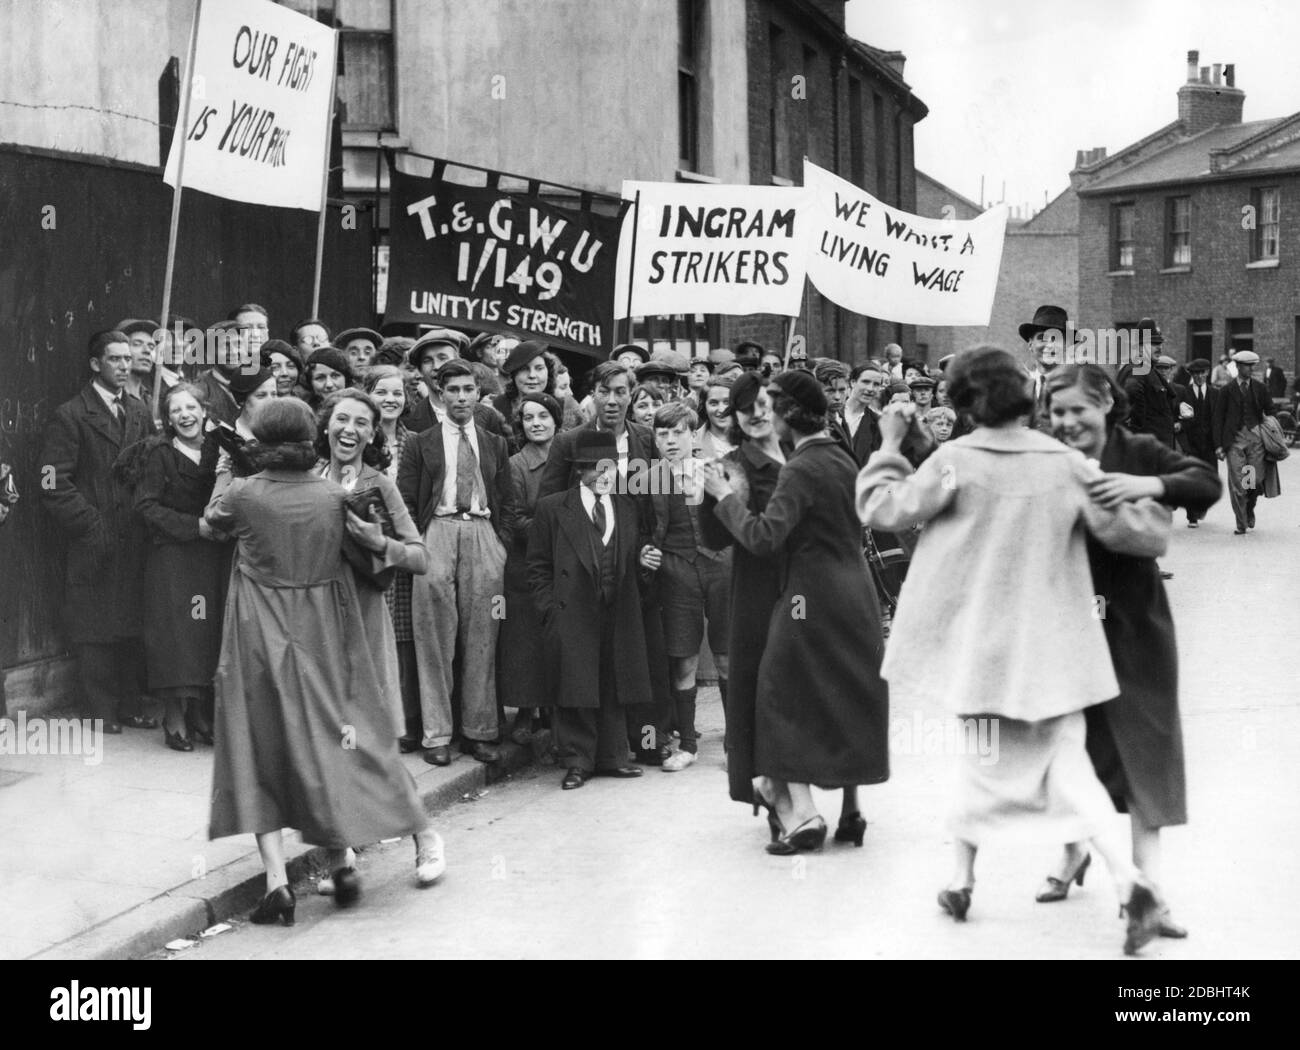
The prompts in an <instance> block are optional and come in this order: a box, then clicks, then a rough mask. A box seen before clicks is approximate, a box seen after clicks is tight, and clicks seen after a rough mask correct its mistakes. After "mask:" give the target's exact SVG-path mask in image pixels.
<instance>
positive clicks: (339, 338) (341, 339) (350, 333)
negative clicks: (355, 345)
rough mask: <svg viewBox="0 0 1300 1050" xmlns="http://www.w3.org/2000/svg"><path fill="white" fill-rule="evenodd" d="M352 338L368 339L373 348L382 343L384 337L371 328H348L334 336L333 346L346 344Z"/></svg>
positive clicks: (377, 347)
mask: <svg viewBox="0 0 1300 1050" xmlns="http://www.w3.org/2000/svg"><path fill="white" fill-rule="evenodd" d="M353 339H369V340H370V341H371V342H372V343H373V344H374V345H375V349H376V350H377V349H379V347H380V346H382V345H383V342H384V337H383V336H382V335H380V334H379V333H378V332H376V331H375V330H374V329H373V328H348V329H346V330H344V331H342V332H340V333H339V334H338V335H336V336H335V337H334V345H335V346H347V345H348V343H350V342H352V340H353Z"/></svg>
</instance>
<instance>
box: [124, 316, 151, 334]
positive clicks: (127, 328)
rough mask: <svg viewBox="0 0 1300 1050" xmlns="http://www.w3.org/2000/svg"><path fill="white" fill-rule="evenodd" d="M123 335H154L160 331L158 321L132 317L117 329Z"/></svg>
mask: <svg viewBox="0 0 1300 1050" xmlns="http://www.w3.org/2000/svg"><path fill="white" fill-rule="evenodd" d="M114 331H116V332H121V333H122V334H123V335H135V333H136V332H148V333H149V334H150V335H153V334H154V333H155V332H157V331H158V322H157V321H146V320H144V319H143V318H141V317H130V318H127V319H126V320H125V321H122V322H121V323H120V324H119V325H118V326H117V327H116V328H115V329H114Z"/></svg>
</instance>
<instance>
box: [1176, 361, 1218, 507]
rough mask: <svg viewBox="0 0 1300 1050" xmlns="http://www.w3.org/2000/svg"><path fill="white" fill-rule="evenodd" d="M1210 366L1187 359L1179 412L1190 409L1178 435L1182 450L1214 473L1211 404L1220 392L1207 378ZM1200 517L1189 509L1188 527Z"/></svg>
mask: <svg viewBox="0 0 1300 1050" xmlns="http://www.w3.org/2000/svg"><path fill="white" fill-rule="evenodd" d="M1210 367H1211V366H1210V362H1209V361H1207V360H1206V359H1205V358H1203V357H1198V358H1196V360H1194V361H1190V362H1188V365H1187V372H1188V375H1189V377H1190V379H1191V381H1190V382H1189V383H1188V384H1187V386H1186V387H1185V388H1184V390H1183V395H1182V401H1181V403H1180V407H1179V415H1180V416H1182V415H1183V414H1184V409H1190V410H1191V413H1192V414H1191V415H1190V416H1189V417H1187V418H1184V419H1182V420H1181V422H1182V429H1181V431H1180V433H1179V436H1180V437H1181V439H1182V446H1183V451H1184V452H1186V453H1187V454H1188V455H1189V456H1195V457H1196V458H1197V459H1199V460H1200V461H1201V462H1202V463H1206V464H1208V465H1209V466H1210V467H1212V468H1213V469H1214V472H1215V473H1216V474H1217V473H1218V471H1219V460H1218V458H1217V457H1216V456H1215V454H1214V406H1215V404H1216V403H1217V402H1218V400H1219V396H1220V393H1219V390H1218V389H1217V388H1216V387H1214V386H1213V385H1212V384H1211V383H1210V381H1209V375H1210ZM1202 516H1203V515H1198V514H1196V512H1194V511H1193V510H1191V509H1190V508H1189V509H1188V511H1187V527H1188V528H1189V529H1194V528H1196V527H1197V526H1198V525H1199V524H1200V520H1201V517H1202Z"/></svg>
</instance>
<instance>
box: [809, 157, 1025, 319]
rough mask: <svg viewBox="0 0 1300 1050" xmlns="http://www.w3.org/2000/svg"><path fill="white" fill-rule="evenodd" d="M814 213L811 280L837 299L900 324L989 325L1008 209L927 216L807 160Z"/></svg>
mask: <svg viewBox="0 0 1300 1050" xmlns="http://www.w3.org/2000/svg"><path fill="white" fill-rule="evenodd" d="M803 180H804V186H805V187H806V188H807V190H808V191H809V193H810V194H811V197H812V208H813V209H814V211H815V216H814V217H813V218H814V221H813V223H812V226H813V227H814V229H813V231H812V250H811V253H810V258H809V261H808V279H809V280H810V281H812V283H813V286H814V287H815V288H816V289H817V290H818V291H819V292H821V293H822V295H824V296H826V298H827V299H830V300H831V301H832V302H834V303H837V304H838V305H840V306H842V307H844V308H845V309H846V310H852V311H853V312H854V313H858V314H867V315H869V316H871V317H878V318H880V319H881V320H884V321H897V322H899V323H901V324H927V325H987V324H988V323H989V317H990V315H991V314H992V312H993V293H994V292H995V291H996V290H997V285H998V268H999V266H1000V265H1001V262H1002V239H1003V237H1004V236H1005V234H1006V229H1007V209H1006V208H1005V207H997V208H994V209H991V210H990V211H987V212H985V213H984V214H983V215H980V216H978V217H977V218H974V219H965V220H958V219H926V218H922V217H921V216H919V215H912V214H910V213H908V212H905V211H899V210H898V209H897V208H891V207H890V206H889V205H887V204H882V203H881V202H880V201H878V200H876V198H875V197H873V196H871V194H869V193H867V192H866V191H865V190H861V189H859V188H858V187H857V186H854V185H853V184H852V183H851V182H845V181H844V180H843V179H841V178H839V177H838V176H836V175H833V174H831V172H829V171H826V170H825V169H824V168H819V167H818V166H817V165H816V164H812V163H810V162H809V161H807V160H805V161H804V164H803Z"/></svg>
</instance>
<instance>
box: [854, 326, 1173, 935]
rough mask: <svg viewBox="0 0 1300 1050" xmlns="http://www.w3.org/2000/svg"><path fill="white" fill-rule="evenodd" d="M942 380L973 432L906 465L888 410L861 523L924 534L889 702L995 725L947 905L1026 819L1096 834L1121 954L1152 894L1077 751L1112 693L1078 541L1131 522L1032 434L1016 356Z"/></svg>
mask: <svg viewBox="0 0 1300 1050" xmlns="http://www.w3.org/2000/svg"><path fill="white" fill-rule="evenodd" d="M948 374H949V377H950V382H951V386H950V391H951V395H952V399H953V404H954V406H955V407H956V409H957V411H958V412H961V413H964V414H966V415H967V416H969V417H970V418H971V420H972V421H973V422H974V423H975V424H976V429H975V431H974V432H973V433H971V434H969V435H967V436H966V437H964V438H958V439H955V440H952V441H948V442H946V443H945V444H943V445H941V446H940V447H939V449H938V450H937V451H936V452H935V453H934V454H933V455H932V456H930V457H929V458H928V459H927V460H926V461H925V462H924V463H923V464H922V465H921V467H920V468H919V469H917V470H915V471H913V468H912V466H911V464H910V463H908V461H907V459H906V458H905V457H904V456H903V455H902V452H901V449H902V443H903V438H904V436H905V435H906V433H907V432H908V430H909V429H911V417H912V416H913V414H914V412H915V409H914V408H913V407H912V406H910V405H902V406H894V407H891V408H889V409H887V410H886V412H885V414H884V416H883V417H882V418H881V421H880V429H881V434H882V437H883V444H882V445H881V448H880V449H879V450H878V451H877V452H875V453H874V454H873V455H872V457H871V460H870V462H869V463H868V464H867V465H866V466H865V467H864V468H863V469H862V472H861V474H860V475H859V477H858V482H857V507H858V511H859V513H860V515H861V517H862V520H863V522H864V523H865V524H867V525H869V526H871V527H872V528H884V529H890V530H897V529H900V528H905V527H907V526H909V525H916V524H920V523H922V522H924V523H925V528H924V529H923V530H922V532H921V538H920V542H919V543H918V545H917V548H916V553H915V555H914V556H913V558H912V562H911V565H910V567H909V569H908V574H907V585H906V586H905V587H904V588H903V591H902V594H901V596H900V599H899V603H898V611H897V613H896V614H895V617H894V621H893V624H892V626H891V630H890V638H889V649H888V652H887V653H886V656H885V661H884V664H883V665H882V668H881V673H882V674H883V675H884V676H885V678H887V679H888V680H889V687H890V690H891V692H892V693H893V695H894V698H895V700H896V701H898V702H901V703H902V704H904V705H905V706H913V707H919V706H921V705H927V706H928V705H932V704H935V703H936V702H937V703H939V704H941V705H942V706H943V708H944V709H945V710H946V711H947V712H948V713H950V714H952V715H955V716H957V717H958V718H959V719H963V720H964V722H963V724H964V725H965V727H966V728H967V729H969V728H970V727H971V726H972V724H973V725H974V726H975V727H976V729H977V731H978V727H979V726H980V725H981V724H984V723H987V724H991V725H993V726H996V728H997V732H998V752H997V756H996V759H995V760H993V761H989V758H988V754H987V752H981V750H980V749H978V748H975V747H970V748H966V749H963V753H962V754H961V755H960V756H958V758H957V762H958V763H959V765H958V768H957V779H956V781H955V790H954V793H953V796H952V808H951V811H950V820H949V826H950V830H951V831H952V833H953V837H954V873H953V877H952V881H951V882H949V884H948V886H947V887H946V888H945V889H943V890H942V891H941V892H940V893H939V905H940V907H941V908H942V909H943V910H944V911H946V912H948V914H950V915H951V916H952V917H953V918H954V919H955V920H957V921H963V920H964V919H965V918H966V914H967V911H968V910H969V908H970V902H971V893H972V890H973V889H974V883H975V856H976V853H977V851H978V848H979V846H980V844H981V842H983V841H984V840H985V839H986V838H987V836H988V835H989V834H990V833H993V832H995V831H998V830H999V829H1002V828H1004V827H1006V826H1008V825H1011V826H1014V825H1015V824H1016V822H1017V821H1019V820H1020V819H1022V818H1024V817H1032V818H1033V819H1035V820H1036V821H1037V829H1036V830H1038V831H1039V832H1040V833H1041V835H1042V836H1043V837H1045V838H1049V840H1050V841H1055V842H1060V841H1063V840H1064V841H1070V842H1077V841H1082V840H1091V842H1092V845H1093V847H1094V848H1095V849H1096V850H1097V852H1098V853H1100V854H1101V855H1102V856H1103V857H1104V858H1105V860H1106V863H1107V865H1108V866H1109V868H1110V871H1111V874H1112V876H1113V877H1114V879H1115V883H1116V889H1117V891H1118V894H1119V899H1120V900H1121V901H1126V902H1127V905H1126V907H1127V910H1128V915H1129V924H1128V930H1127V937H1126V940H1125V944H1124V949H1125V952H1126V953H1131V952H1135V951H1137V949H1138V948H1140V947H1141V946H1142V945H1143V944H1146V943H1147V942H1148V941H1149V940H1150V939H1151V938H1152V937H1154V936H1155V935H1156V926H1157V923H1158V918H1157V916H1158V911H1159V905H1158V899H1157V896H1156V890H1155V887H1154V886H1153V885H1152V884H1151V883H1150V882H1149V881H1148V880H1147V879H1146V878H1145V877H1144V876H1143V874H1142V873H1141V872H1140V871H1139V870H1138V869H1137V868H1135V867H1134V866H1133V865H1132V864H1131V863H1130V862H1129V860H1128V857H1127V856H1125V854H1124V851H1123V850H1121V849H1119V848H1118V847H1117V844H1116V843H1115V842H1114V840H1113V838H1112V836H1111V833H1110V831H1109V830H1108V829H1109V828H1110V825H1111V822H1112V820H1113V816H1114V812H1115V811H1114V807H1113V806H1112V805H1111V803H1110V799H1109V797H1108V796H1107V794H1106V789H1105V788H1104V787H1103V786H1102V784H1101V782H1100V781H1099V780H1098V779H1097V775H1096V773H1094V772H1093V768H1092V763H1091V762H1089V760H1088V754H1087V751H1086V750H1085V736H1086V720H1085V716H1084V711H1085V710H1086V709H1087V708H1089V707H1091V706H1093V705H1094V704H1100V703H1103V702H1104V701H1106V700H1109V699H1111V698H1112V697H1113V696H1115V695H1116V694H1117V693H1118V692H1119V687H1118V685H1117V683H1116V680H1115V674H1114V672H1113V670H1112V669H1111V663H1110V654H1109V652H1108V650H1107V647H1106V638H1105V634H1104V633H1103V631H1102V626H1101V622H1100V620H1098V619H1097V617H1096V614H1095V609H1096V605H1095V603H1094V600H1093V596H1094V591H1093V583H1092V578H1091V574H1090V573H1089V569H1088V558H1087V550H1086V547H1085V543H1084V535H1085V531H1086V530H1090V529H1091V530H1100V529H1102V528H1103V527H1111V526H1116V525H1118V524H1122V523H1121V522H1120V521H1119V518H1118V515H1116V514H1115V513H1114V512H1113V511H1111V510H1107V509H1106V508H1103V507H1101V506H1099V505H1098V504H1096V503H1094V501H1093V500H1092V499H1091V498H1090V495H1089V484H1090V481H1091V479H1092V477H1093V473H1092V472H1091V471H1090V470H1089V468H1088V465H1087V463H1086V461H1085V460H1084V458H1083V456H1081V455H1079V454H1078V453H1077V452H1074V451H1072V450H1071V449H1068V448H1066V447H1065V446H1064V445H1062V444H1061V443H1060V442H1057V441H1054V440H1052V439H1051V438H1050V437H1048V436H1047V435H1045V434H1042V433H1040V432H1039V431H1037V430H1033V429H1029V428H1026V427H1025V426H1023V425H1022V420H1023V417H1025V416H1026V415H1028V414H1029V413H1031V412H1032V411H1033V410H1034V398H1033V395H1032V392H1031V388H1030V387H1029V385H1028V382H1027V380H1026V378H1025V373H1024V369H1023V368H1022V367H1021V365H1020V362H1019V360H1018V359H1017V358H1016V357H1015V356H1013V355H1012V354H1010V353H1008V352H1007V351H1005V350H1001V349H998V348H997V347H991V346H984V347H977V348H975V349H972V350H966V351H963V352H962V353H960V354H958V355H957V357H956V359H955V360H954V361H953V362H952V364H951V365H950V366H949V369H948ZM937 610H942V611H943V615H942V616H936V611H937ZM990 732H991V730H990Z"/></svg>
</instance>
